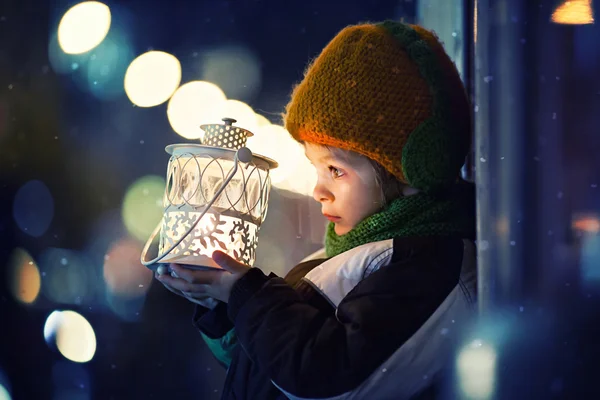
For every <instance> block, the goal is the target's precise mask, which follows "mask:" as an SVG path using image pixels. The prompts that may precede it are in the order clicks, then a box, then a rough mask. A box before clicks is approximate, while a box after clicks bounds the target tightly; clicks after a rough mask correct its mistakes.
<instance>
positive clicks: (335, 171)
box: [329, 165, 344, 179]
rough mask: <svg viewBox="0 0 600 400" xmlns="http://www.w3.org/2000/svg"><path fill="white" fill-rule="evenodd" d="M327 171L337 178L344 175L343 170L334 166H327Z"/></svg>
mask: <svg viewBox="0 0 600 400" xmlns="http://www.w3.org/2000/svg"><path fill="white" fill-rule="evenodd" d="M329 171H330V172H331V176H332V177H333V178H334V179H335V178H339V177H341V176H343V175H344V172H343V171H342V170H341V169H337V168H336V167H332V166H331V165H330V166H329Z"/></svg>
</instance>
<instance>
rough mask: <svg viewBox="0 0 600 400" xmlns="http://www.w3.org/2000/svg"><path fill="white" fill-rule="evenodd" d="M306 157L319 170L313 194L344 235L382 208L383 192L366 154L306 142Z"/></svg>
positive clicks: (328, 217)
mask: <svg viewBox="0 0 600 400" xmlns="http://www.w3.org/2000/svg"><path fill="white" fill-rule="evenodd" d="M304 150H305V154H306V157H307V158H308V159H309V160H310V162H311V164H313V165H314V167H315V168H316V170H317V176H318V180H317V185H316V186H315V189H314V191H313V197H314V199H315V200H316V201H318V202H319V203H321V212H322V213H323V215H324V216H325V217H326V218H327V219H329V220H330V221H331V222H333V223H334V224H335V233H337V234H338V235H344V234H346V233H348V232H350V230H351V229H352V228H354V227H355V226H356V225H357V224H358V223H359V222H361V221H362V220H363V219H365V218H366V217H369V216H371V215H372V214H374V213H375V212H377V211H378V210H379V209H380V208H381V200H382V194H381V189H380V188H379V186H378V185H377V182H376V177H375V171H374V170H373V167H372V166H371V164H370V163H369V161H368V160H367V159H366V158H364V157H359V156H352V155H349V156H345V154H344V153H341V152H337V151H335V150H330V149H328V148H327V147H324V146H321V145H316V144H312V143H305V144H304Z"/></svg>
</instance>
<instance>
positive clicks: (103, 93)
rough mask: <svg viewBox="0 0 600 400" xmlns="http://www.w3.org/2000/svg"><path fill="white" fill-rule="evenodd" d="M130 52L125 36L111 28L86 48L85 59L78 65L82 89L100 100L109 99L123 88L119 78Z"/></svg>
mask: <svg viewBox="0 0 600 400" xmlns="http://www.w3.org/2000/svg"><path fill="white" fill-rule="evenodd" d="M133 58H134V54H133V50H132V47H131V44H130V41H129V38H128V36H127V35H126V34H125V32H124V31H123V30H121V29H115V30H113V31H111V33H110V34H109V35H108V36H107V37H106V39H105V40H104V41H103V42H102V43H101V44H100V45H99V46H98V47H96V48H95V49H94V51H93V52H90V55H89V58H88V60H87V62H85V63H84V64H83V65H82V66H81V67H80V70H81V71H80V74H79V75H78V77H79V80H77V79H76V81H77V82H78V83H79V84H80V86H81V87H82V89H84V90H86V89H87V91H89V92H90V93H91V94H92V95H94V96H95V97H97V98H99V99H101V100H112V99H115V98H117V97H119V96H121V95H122V94H123V93H124V92H125V88H124V87H123V81H124V79H125V73H126V72H127V67H128V66H129V63H130V62H131V61H132V60H133Z"/></svg>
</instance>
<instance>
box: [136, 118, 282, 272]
mask: <svg viewBox="0 0 600 400" xmlns="http://www.w3.org/2000/svg"><path fill="white" fill-rule="evenodd" d="M223 121H224V124H222V125H221V124H211V125H202V126H201V128H202V129H203V130H204V132H205V136H204V139H203V141H202V142H203V144H194V143H192V144H173V145H169V146H167V147H166V151H167V152H168V153H169V154H171V158H170V160H169V164H168V167H167V186H166V188H165V194H164V200H163V205H164V215H163V218H162V220H161V222H160V223H159V224H158V226H157V227H156V229H155V230H154V232H153V233H152V236H151V237H150V238H149V239H148V241H147V243H146V245H145V247H144V250H143V251H142V256H141V261H142V264H144V265H146V266H147V267H149V268H151V269H153V270H154V269H156V268H157V267H158V265H160V264H162V263H178V264H187V265H188V266H189V267H190V268H194V269H202V268H206V267H213V268H220V267H219V266H218V265H217V264H216V263H215V262H214V261H213V260H212V258H211V256H212V253H213V251H215V250H221V251H223V252H225V253H227V254H229V255H230V256H232V257H233V258H235V259H236V260H238V261H240V262H242V263H244V264H247V265H250V266H251V265H252V264H253V263H254V260H255V253H256V246H257V245H258V231H259V229H260V225H261V224H262V222H263V221H264V219H265V217H266V214H267V203H268V200H269V192H270V189H271V181H270V178H269V170H271V169H273V168H276V167H277V162H275V161H274V160H272V159H270V158H267V157H264V156H261V155H258V154H252V152H251V151H250V149H248V148H247V147H246V139H247V138H248V137H250V136H253V134H252V132H250V131H248V130H246V129H243V128H240V127H237V126H233V123H235V122H236V121H235V120H234V119H230V118H224V119H223ZM159 234H160V237H159V241H158V242H159V243H158V255H157V256H156V257H154V258H153V259H151V260H148V259H147V254H148V250H149V248H150V247H151V246H152V244H153V243H155V239H156V237H157V235H159Z"/></svg>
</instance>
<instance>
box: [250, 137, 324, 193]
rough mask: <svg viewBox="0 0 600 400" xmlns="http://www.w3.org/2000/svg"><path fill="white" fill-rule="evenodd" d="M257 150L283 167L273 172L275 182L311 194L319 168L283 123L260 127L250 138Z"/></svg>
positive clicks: (283, 186) (279, 185)
mask: <svg viewBox="0 0 600 400" xmlns="http://www.w3.org/2000/svg"><path fill="white" fill-rule="evenodd" d="M248 147H249V148H250V150H252V151H253V152H254V153H257V154H260V155H264V156H267V157H270V158H273V159H274V160H275V161H277V162H278V163H279V167H277V168H276V169H274V170H272V171H270V172H269V175H270V176H271V181H272V183H273V185H274V186H276V187H278V188H280V189H285V190H289V191H293V192H296V193H300V194H303V195H310V194H311V193H312V190H313V188H314V185H315V184H316V172H315V169H314V167H313V166H312V165H310V162H309V161H308V159H307V158H306V156H305V155H304V148H303V147H302V145H300V144H299V143H298V142H296V141H295V140H294V139H293V138H292V137H291V136H290V134H289V132H288V131H286V130H285V128H284V127H282V126H280V125H266V126H261V127H259V128H258V129H257V130H256V132H255V135H254V136H253V137H251V138H249V139H248Z"/></svg>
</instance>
